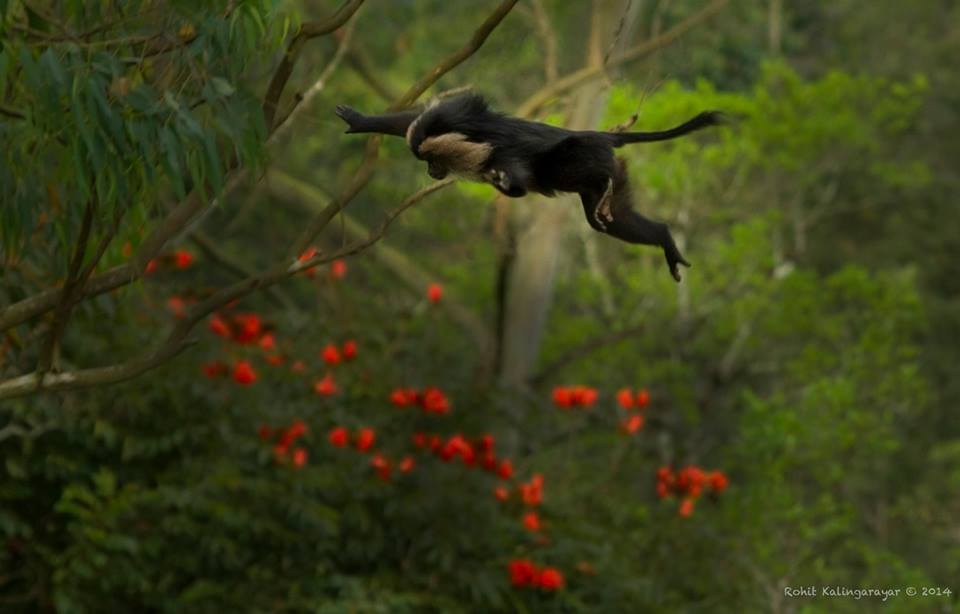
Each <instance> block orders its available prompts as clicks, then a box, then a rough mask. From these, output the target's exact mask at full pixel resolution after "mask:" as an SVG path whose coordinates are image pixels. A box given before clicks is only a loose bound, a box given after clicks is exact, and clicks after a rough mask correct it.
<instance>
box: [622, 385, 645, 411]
mask: <svg viewBox="0 0 960 614" xmlns="http://www.w3.org/2000/svg"><path fill="white" fill-rule="evenodd" d="M649 402H650V393H649V392H647V389H646V388H641V389H640V390H638V391H637V393H636V395H634V393H633V391H632V390H630V389H629V388H621V389H620V390H619V391H618V392H617V403H619V404H620V407H622V408H624V409H634V408H636V409H643V408H644V407H646V406H647V403H649Z"/></svg>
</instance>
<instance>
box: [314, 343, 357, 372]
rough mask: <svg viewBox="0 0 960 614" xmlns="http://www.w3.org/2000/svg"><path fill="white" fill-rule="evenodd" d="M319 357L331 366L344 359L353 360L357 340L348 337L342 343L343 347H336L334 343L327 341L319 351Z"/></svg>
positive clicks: (355, 355)
mask: <svg viewBox="0 0 960 614" xmlns="http://www.w3.org/2000/svg"><path fill="white" fill-rule="evenodd" d="M320 357H321V358H323V362H325V363H327V365H329V366H331V367H332V366H334V365H338V364H340V363H341V362H343V361H345V360H353V359H354V358H356V357H357V342H356V341H354V340H352V339H349V340H347V341H345V342H344V343H343V349H341V348H339V347H337V345H336V344H335V343H328V344H327V346H326V347H325V348H323V352H321V353H320Z"/></svg>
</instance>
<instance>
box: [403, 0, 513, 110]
mask: <svg viewBox="0 0 960 614" xmlns="http://www.w3.org/2000/svg"><path fill="white" fill-rule="evenodd" d="M517 1H518V0H503V2H501V3H500V6H498V7H497V8H496V10H494V11H493V13H491V14H490V16H489V17H487V19H486V20H485V21H484V22H483V23H482V24H480V27H479V28H477V29H476V31H474V33H473V36H471V37H470V40H469V41H468V42H467V44H466V45H464V46H463V48H462V49H460V50H459V51H457V52H456V53H454V54H452V55H450V56H449V57H447V58H446V59H444V60H443V61H442V62H440V63H439V64H437V65H436V66H434V67H433V69H432V70H431V71H430V72H428V73H427V74H426V75H425V76H424V77H423V78H422V79H420V80H419V81H417V82H416V83H414V84H413V85H412V86H410V89H408V90H407V91H406V93H404V94H403V96H401V97H400V99H399V100H397V101H396V102H395V103H393V104H392V105H391V106H390V108H389V109H388V111H398V110H400V109H403V108H406V107H408V106H410V105H411V104H413V103H414V102H416V100H417V99H418V98H420V96H421V95H422V94H423V93H424V92H425V91H427V90H428V89H430V86H431V85H433V84H434V83H436V82H437V80H438V79H440V77H442V76H443V75H445V74H447V73H448V72H450V71H451V70H453V69H454V68H456V67H457V66H459V65H460V64H461V63H463V62H464V61H465V60H466V59H467V58H469V57H470V56H472V55H473V54H474V53H476V52H477V51H478V50H479V49H480V47H482V46H483V43H485V42H486V40H487V37H488V36H490V33H491V32H493V30H494V29H495V28H496V27H497V26H498V25H500V22H501V21H503V18H504V17H506V16H507V13H509V12H510V10H511V9H512V8H513V7H514V5H515V4H516V3H517Z"/></svg>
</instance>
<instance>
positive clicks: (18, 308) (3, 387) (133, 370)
mask: <svg viewBox="0 0 960 614" xmlns="http://www.w3.org/2000/svg"><path fill="white" fill-rule="evenodd" d="M516 2H517V0H504V1H503V2H502V3H501V4H500V5H499V6H498V8H497V9H496V10H495V11H494V13H493V14H492V15H491V16H490V17H488V18H487V20H486V21H484V22H483V24H481V26H480V27H479V28H478V29H477V30H476V31H475V32H474V34H473V36H472V37H471V39H470V41H469V42H468V43H467V45H465V46H464V47H463V48H462V49H460V50H459V51H457V52H456V53H454V54H452V55H451V56H449V57H448V58H446V59H445V60H443V61H442V62H440V63H439V64H438V65H437V66H436V67H435V68H434V69H433V70H431V71H430V73H429V74H428V75H427V76H425V77H423V78H422V79H420V80H419V81H417V83H415V84H414V85H413V86H412V87H411V88H410V89H409V90H408V91H407V92H406V93H405V94H404V95H403V96H401V98H400V99H399V100H398V101H397V102H396V103H395V104H394V105H393V107H392V109H393V110H396V109H397V108H402V107H405V106H407V105H409V104H410V103H411V102H413V101H414V100H416V98H417V97H419V96H420V94H422V93H423V92H424V91H426V89H427V88H429V87H430V86H431V85H433V83H435V82H436V81H437V79H439V78H440V77H441V76H443V75H444V74H446V72H448V71H449V70H452V69H453V68H455V67H456V66H457V65H459V64H460V63H462V62H463V61H464V60H466V59H467V58H468V57H470V56H471V55H472V54H473V53H475V52H476V51H477V50H478V49H479V48H480V47H481V46H482V45H483V43H484V41H485V40H486V39H487V37H488V36H489V34H490V32H492V31H493V29H494V28H495V27H496V26H497V25H498V24H499V23H500V21H501V20H502V19H503V17H504V16H506V14H507V13H508V12H509V11H510V9H511V8H513V6H514V5H515V4H516ZM361 3H362V0H349V1H348V2H347V3H346V4H345V5H344V7H342V8H341V10H340V11H338V13H337V15H335V16H334V17H333V18H331V19H330V20H328V21H327V22H324V24H322V27H310V28H307V27H306V26H304V27H302V28H301V31H300V33H298V37H299V36H301V34H302V33H303V32H307V33H308V34H305V35H304V36H316V35H319V34H320V33H325V32H324V28H329V29H327V30H325V31H326V32H330V31H333V30H335V29H337V28H338V27H340V25H342V24H343V23H344V22H345V21H346V20H347V19H348V18H349V16H350V15H352V14H353V12H354V11H356V9H357V8H359V6H360V4H361ZM297 53H299V49H298V50H297ZM295 60H296V54H294V55H293V56H292V57H291V56H290V55H287V56H285V57H284V60H283V61H282V62H281V65H282V67H283V70H281V69H280V68H278V72H277V73H276V74H275V75H274V79H273V80H272V81H271V86H270V87H269V88H268V92H267V96H266V97H265V102H264V112H265V114H268V117H269V121H268V122H267V125H268V126H270V131H271V133H272V132H273V128H272V126H273V120H274V116H275V114H276V102H277V99H278V98H279V96H280V94H281V93H282V89H283V85H284V84H285V83H286V81H287V79H288V78H289V76H290V75H289V71H292V67H293V62H294V61H295ZM284 71H286V72H287V74H286V75H285V76H282V74H281V73H282V72H284ZM278 75H280V76H282V78H278ZM379 142H380V139H379V138H378V137H374V138H371V139H369V140H368V142H367V147H366V151H365V156H364V161H363V163H362V164H361V166H360V169H359V170H358V171H357V173H356V174H355V176H354V178H353V180H352V181H351V182H350V184H349V185H348V186H347V188H346V190H344V191H343V192H342V193H341V194H340V195H339V196H338V197H337V198H336V199H334V201H333V202H331V203H330V205H328V206H327V207H326V209H324V211H323V212H321V214H320V215H319V216H318V217H317V219H315V220H314V221H313V222H312V223H311V224H310V227H309V228H308V230H307V232H305V233H303V234H302V235H301V237H300V239H299V240H298V241H297V242H296V244H295V246H294V249H293V250H292V253H293V254H294V255H299V254H300V253H302V252H303V250H304V249H305V247H306V246H307V245H309V244H310V242H312V241H313V239H314V238H315V237H316V235H317V234H319V232H320V231H322V230H323V228H324V227H325V226H326V225H327V224H328V223H329V222H330V220H332V219H333V217H334V216H335V215H336V213H337V212H339V211H340V210H341V209H342V208H343V207H344V206H346V204H347V203H348V202H349V201H350V200H351V199H352V198H353V197H354V196H355V195H356V194H357V193H358V192H359V191H360V189H362V188H363V186H364V185H366V182H367V181H368V180H369V178H370V175H371V174H372V172H373V164H374V162H375V160H376V155H377V149H378V147H379ZM236 164H237V162H236V161H235V160H233V161H231V163H230V164H229V165H228V167H229V169H228V170H234V168H235V166H236ZM240 175H242V173H237V174H235V177H233V178H232V179H237V176H240ZM237 181H238V180H237ZM226 189H228V188H225V190H226ZM203 208H204V204H203V203H201V202H199V196H198V194H197V192H193V193H191V194H190V195H189V196H188V197H187V198H186V199H184V201H182V202H181V203H180V204H179V205H178V206H177V207H175V208H174V210H173V211H171V212H170V214H168V216H167V217H166V218H165V219H164V220H163V221H162V222H161V223H160V225H159V226H158V228H157V229H156V230H155V231H154V232H153V233H151V235H150V236H149V237H147V239H146V240H145V241H144V244H143V246H141V249H140V250H139V251H138V254H137V258H136V262H135V263H132V264H126V265H121V266H119V267H115V268H114V269H112V270H110V271H107V272H106V273H104V274H102V275H99V276H97V277H95V278H92V279H91V284H90V286H91V287H90V288H88V292H87V295H89V294H91V292H97V293H99V292H102V291H107V290H110V289H113V288H116V287H119V286H121V285H123V284H125V283H129V282H130V281H132V280H133V279H136V278H137V277H139V275H140V274H142V271H143V269H144V268H145V267H146V263H147V262H148V261H149V259H150V258H152V257H153V255H155V254H156V253H158V252H159V250H160V249H162V247H163V245H165V244H166V242H167V241H168V240H169V239H170V238H172V237H173V236H174V235H176V234H177V233H178V232H179V231H180V230H181V229H182V228H184V226H186V224H187V223H189V221H190V219H192V218H193V217H194V216H195V215H196V214H197V213H198V212H201V211H202V210H203ZM390 219H392V218H389V219H388V220H387V222H386V224H387V225H388V224H389V221H390ZM385 229H386V226H384V230H385ZM375 240H376V238H372V239H368V240H366V241H362V242H360V243H358V244H355V245H352V246H347V247H346V248H344V249H342V250H340V251H339V252H337V253H335V254H334V255H332V256H329V257H327V258H314V259H311V261H310V262H309V264H305V263H300V262H299V261H298V260H296V258H294V259H293V263H294V264H293V265H292V266H291V265H289V264H288V263H289V262H290V261H291V259H290V258H285V259H284V260H282V261H281V262H280V263H279V264H277V265H276V266H274V267H272V268H271V269H269V270H267V271H265V272H264V273H262V274H259V275H254V276H251V277H248V278H247V279H244V280H241V281H239V282H237V283H235V284H232V285H230V286H227V287H225V288H222V289H221V290H219V291H217V292H215V293H214V294H213V295H211V296H210V297H209V298H207V299H206V300H204V301H202V302H200V303H198V304H196V305H194V306H193V307H191V308H190V309H189V310H188V312H187V314H186V316H185V317H184V318H183V319H182V320H180V322H179V323H178V324H177V326H176V327H175V328H174V329H173V331H172V332H171V333H170V335H169V336H168V338H167V340H166V341H165V342H164V343H162V344H161V345H160V346H159V347H158V348H157V349H156V350H154V351H153V352H151V353H148V354H146V355H144V356H142V357H139V358H135V359H132V360H129V361H126V362H122V363H117V364H114V365H110V366H107V367H99V368H94V369H82V370H79V371H74V372H70V373H60V374H50V373H45V374H40V373H36V372H35V373H31V374H27V375H23V376H19V377H15V378H12V379H9V380H7V381H4V382H0V399H3V398H12V397H16V396H24V395H27V394H31V393H34V392H37V391H39V390H41V389H43V390H69V389H74V388H82V387H88V386H94V385H102V384H107V383H113V382H118V381H122V380H126V379H130V378H132V377H136V376H137V375H139V374H141V373H143V372H145V371H147V370H149V369H152V368H154V367H156V366H158V365H160V364H162V363H164V362H166V361H167V360H169V359H171V358H173V357H174V356H176V355H177V354H179V353H180V352H182V351H183V350H184V349H185V348H186V347H187V346H188V345H189V344H190V343H191V342H190V341H189V340H187V339H186V335H187V334H188V333H189V331H190V330H191V329H192V327H193V326H194V325H196V323H197V322H199V321H200V320H201V319H202V318H204V317H206V316H207V315H209V314H210V313H212V312H213V311H214V310H216V309H218V308H219V307H221V306H222V305H224V304H226V303H228V302H230V301H232V300H234V299H237V298H240V297H242V296H245V295H246V294H249V293H250V292H253V291H254V290H256V289H257V288H261V287H266V286H270V285H273V284H275V283H277V282H279V281H281V280H283V279H286V278H288V277H290V276H291V275H293V274H295V273H297V272H299V271H300V270H302V269H303V268H306V267H307V266H315V265H317V264H322V263H323V262H329V261H332V260H334V259H336V258H339V257H342V256H343V255H347V254H352V253H356V252H357V251H360V250H362V249H364V248H365V247H367V246H369V245H371V244H372V243H373V242H374V241H375ZM51 299H53V300H54V304H55V292H54V294H53V296H50V295H49V293H48V292H43V293H40V294H39V295H35V296H33V297H30V298H29V299H25V300H24V301H21V302H20V303H17V304H15V305H12V306H10V307H8V308H7V309H5V310H4V311H3V312H0V330H3V328H4V327H5V326H12V325H16V324H17V323H19V322H21V321H23V320H25V319H27V318H29V317H31V316H32V315H36V314H37V313H42V312H43V311H46V310H47V309H49V308H51V307H49V306H47V305H48V303H49V301H51Z"/></svg>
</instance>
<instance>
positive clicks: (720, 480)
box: [707, 471, 730, 495]
mask: <svg viewBox="0 0 960 614" xmlns="http://www.w3.org/2000/svg"><path fill="white" fill-rule="evenodd" d="M707 481H708V482H709V483H710V488H711V489H712V490H713V492H715V493H717V494H718V495H719V494H720V493H722V492H723V491H725V490H726V489H727V486H728V485H729V484H730V481H729V480H728V479H727V476H726V475H724V474H723V472H722V471H713V472H711V473H710V475H709V476H708V478H707Z"/></svg>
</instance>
